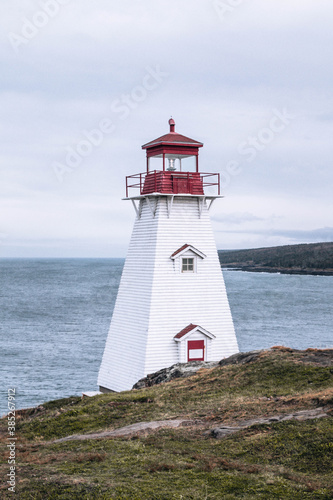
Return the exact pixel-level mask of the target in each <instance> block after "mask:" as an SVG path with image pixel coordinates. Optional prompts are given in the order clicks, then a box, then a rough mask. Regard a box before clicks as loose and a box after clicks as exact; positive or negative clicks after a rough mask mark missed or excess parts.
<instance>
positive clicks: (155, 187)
mask: <svg viewBox="0 0 333 500" xmlns="http://www.w3.org/2000/svg"><path fill="white" fill-rule="evenodd" d="M156 189H157V185H156V170H154V193H156Z"/></svg>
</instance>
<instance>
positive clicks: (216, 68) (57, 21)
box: [0, 0, 333, 257]
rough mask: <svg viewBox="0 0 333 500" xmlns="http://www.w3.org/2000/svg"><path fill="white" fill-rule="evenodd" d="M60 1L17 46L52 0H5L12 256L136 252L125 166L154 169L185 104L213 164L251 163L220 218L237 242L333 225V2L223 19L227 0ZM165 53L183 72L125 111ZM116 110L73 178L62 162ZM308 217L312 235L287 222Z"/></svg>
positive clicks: (4, 120)
mask: <svg viewBox="0 0 333 500" xmlns="http://www.w3.org/2000/svg"><path fill="white" fill-rule="evenodd" d="M52 1H53V2H58V3H59V5H60V4H61V3H62V4H63V5H62V6H61V8H59V12H58V13H57V14H56V15H54V16H53V17H52V18H51V17H50V19H49V20H48V21H47V22H46V24H45V26H42V27H38V29H37V31H36V34H35V35H34V36H32V37H31V39H29V40H28V41H27V43H24V44H22V45H21V46H20V47H19V48H18V51H15V50H14V49H13V47H12V45H11V43H10V40H9V38H8V33H10V32H12V33H17V34H21V32H22V26H23V23H24V22H26V21H24V19H25V18H26V19H28V21H29V22H35V21H36V19H37V18H36V15H37V13H38V12H39V11H40V10H41V9H42V10H43V8H42V5H45V0H37V1H30V0H20V1H18V0H12V1H11V2H6V3H5V4H4V6H3V7H2V13H1V17H0V28H1V30H2V33H3V34H4V40H5V43H4V44H2V46H1V48H0V62H1V65H2V72H1V75H0V107H1V111H2V113H1V118H0V131H1V136H2V148H1V152H0V169H1V176H2V179H3V181H2V182H1V185H0V199H1V202H0V203H1V210H0V231H1V233H4V234H6V235H7V237H6V239H5V242H6V247H3V248H2V253H3V254H5V255H10V252H12V251H14V248H16V249H17V250H15V252H16V253H15V255H21V256H25V255H26V254H25V251H26V252H27V253H28V254H29V256H31V255H32V254H33V251H35V252H36V255H38V256H40V255H45V256H47V255H53V253H52V243H50V242H52V239H53V241H54V247H55V248H57V251H56V252H57V255H58V253H60V254H61V248H63V251H64V253H65V254H66V255H67V256H68V255H70V254H71V255H73V256H75V255H82V254H83V253H84V251H85V252H86V256H89V255H91V256H94V255H103V256H104V255H106V254H108V253H109V255H110V257H111V256H113V255H115V256H119V252H120V249H122V250H121V251H122V252H123V254H125V252H126V247H127V244H128V239H129V234H130V231H131V228H132V224H133V213H132V212H131V207H128V206H127V205H128V204H126V203H121V202H120V198H121V197H123V196H124V183H125V176H126V175H130V174H134V173H137V172H143V171H144V170H145V156H144V153H143V152H142V150H141V144H144V143H146V142H148V141H149V140H151V139H153V138H155V137H158V136H160V135H162V134H163V133H165V132H166V131H167V129H168V125H167V120H168V119H169V117H170V115H173V116H174V118H175V120H176V127H177V130H179V131H180V132H181V133H183V134H185V135H188V136H190V137H193V138H195V139H198V140H201V141H203V142H204V143H205V147H204V148H203V149H202V150H201V151H200V168H201V170H203V171H207V172H220V173H222V172H224V171H225V169H226V168H227V165H228V163H229V162H230V161H237V162H239V163H240V167H241V168H240V169H239V170H240V172H239V174H237V175H233V176H231V178H230V182H229V183H227V185H225V186H224V188H223V194H224V195H226V198H225V200H224V205H223V206H222V205H221V208H218V210H220V211H219V213H217V212H216V209H215V205H214V208H213V209H212V213H213V214H215V215H214V216H213V224H214V227H215V228H216V230H217V231H219V230H220V228H221V225H222V224H223V227H225V228H226V229H228V230H230V232H229V233H228V245H229V246H231V247H236V246H237V245H241V246H243V247H244V245H246V246H250V245H251V244H255V243H256V242H257V240H255V238H264V235H269V234H272V235H273V234H274V235H275V236H272V237H271V238H272V239H271V240H270V241H272V242H274V244H275V242H277V241H285V239H288V241H289V240H290V239H292V238H293V236H292V234H294V235H295V237H296V238H297V237H299V238H305V239H306V238H307V237H308V238H309V239H311V238H312V237H316V236H315V235H314V233H313V231H314V230H313V228H314V227H318V228H325V227H329V226H330V221H329V218H330V214H331V213H332V208H333V207H332V196H331V186H332V180H333V179H332V175H333V174H332V172H333V169H332V159H331V156H332V155H331V142H332V141H331V137H332V133H333V123H332V119H331V118H332V113H333V111H332V110H333V91H332V80H333V67H332V64H331V53H330V47H331V46H332V42H333V33H332V29H331V26H332V20H333V19H332V18H333V5H332V3H331V2H329V1H328V0H321V1H320V2H314V1H312V0H304V1H303V0H302V1H301V0H294V1H293V2H281V1H279V0H271V1H270V2H267V1H264V0H251V2H245V1H244V2H240V3H239V5H238V6H236V7H235V8H234V9H232V10H231V11H230V12H229V13H228V15H226V16H224V17H223V18H221V16H220V15H219V13H218V12H217V11H216V9H215V8H214V1H213V0H212V1H209V0H207V2H203V1H202V0H191V1H190V0H183V1H182V2H181V3H180V2H177V1H176V0H169V1H166V0H161V1H160V2H156V1H153V0H144V1H143V0H137V1H135V2H133V1H130V0H113V1H112V2H110V1H109V0H99V1H98V2H96V3H92V2H90V1H88V0H70V1H68V2H66V1H62V2H60V0H52ZM236 3H237V2H236ZM234 4H235V3H234ZM34 20H35V21H34ZM158 65H159V66H160V68H161V70H162V71H164V72H165V73H168V77H167V78H165V79H164V80H163V81H162V82H161V84H160V85H159V86H158V87H157V88H156V89H155V90H154V91H152V92H149V93H148V94H147V96H146V97H145V99H144V100H142V101H141V102H135V101H133V100H132V101H130V104H128V106H129V111H130V112H129V113H128V116H127V117H126V119H121V117H120V113H115V112H114V110H112V103H114V101H115V100H120V101H121V100H122V98H123V96H125V99H127V96H128V95H131V92H133V89H135V88H137V87H138V86H140V85H141V86H142V81H143V78H144V76H145V74H146V72H147V69H146V68H147V67H148V66H149V67H154V68H155V67H156V66H158ZM284 108H285V109H287V110H288V112H289V113H291V114H293V115H295V119H294V120H292V123H291V124H290V126H288V127H286V129H285V130H284V131H283V132H282V133H281V134H276V135H275V136H274V140H272V141H271V142H269V144H267V145H265V148H263V149H261V150H260V151H257V154H256V157H255V159H254V160H253V161H252V162H248V161H247V157H246V156H244V155H240V154H239V147H240V145H241V144H242V143H244V142H246V141H248V140H249V138H253V137H254V138H257V137H258V135H259V134H260V133H261V131H262V130H263V129H265V128H267V126H268V125H269V123H270V120H271V118H272V113H273V110H274V109H279V110H282V109H284ZM104 118H108V119H110V120H111V121H112V122H113V123H114V125H115V130H114V132H113V133H112V134H110V135H109V136H108V137H105V139H104V140H103V141H102V143H101V144H100V145H99V146H98V147H94V148H92V151H91V154H89V155H88V156H86V157H84V158H83V160H82V162H80V165H78V166H77V167H76V168H75V169H73V171H71V173H69V174H68V175H67V174H66V176H65V177H64V179H63V182H62V183H61V184H60V183H59V182H58V179H57V177H56V176H55V174H54V170H53V169H52V165H53V164H54V162H64V161H65V158H66V154H67V151H68V148H75V147H77V145H78V144H79V143H80V141H82V140H84V137H85V135H84V134H85V131H91V130H92V129H95V128H96V127H98V126H99V124H100V122H101V120H103V119H104ZM216 205H217V203H216ZM101 206H102V207H103V208H101ZM46 215H48V217H47V216H46ZM50 220H52V224H50ZM111 221H112V224H111ZM247 225H248V226H249V227H251V230H253V231H255V230H257V231H258V232H257V235H258V236H254V233H251V234H250V233H246V229H248V228H247V227H246V226H247ZM111 226H112V228H111ZM124 226H126V230H123V227H124ZM233 226H237V228H238V229H240V231H243V232H238V233H237V232H236V233H232V232H231V229H233V228H234V227H233ZM293 228H297V230H298V231H302V232H303V233H302V234H299V235H298V236H297V234H296V233H290V234H287V233H284V230H286V231H293ZM270 231H271V233H270ZM279 231H280V233H279ZM318 231H319V230H318ZM103 232H104V235H103ZM73 234H75V235H76V238H73V237H72V236H71V235H73ZM110 234H112V238H111V240H112V241H111V242H110ZM221 234H222V233H221ZM221 234H220V233H218V238H219V237H220V236H221ZM226 234H227V233H226ZM233 234H234V236H232V235H233ZM325 234H326V233H325V232H323V233H322V235H323V236H325ZM329 234H330V233H328V235H327V236H325V237H329ZM89 235H90V236H89ZM46 237H47V243H45V242H46V240H45V238H46ZM267 237H268V236H267ZM318 237H320V236H318ZM232 238H233V239H232ZM97 240H98V242H99V245H95V244H94V241H97ZM32 241H35V242H36V246H33V245H32V243H31V242H32ZM75 241H76V243H75ZM66 242H69V243H68V245H67V243H66ZM83 242H84V243H83ZM222 243H223V244H224V243H225V242H224V241H222ZM222 247H223V245H222ZM83 248H85V250H83ZM25 249H26V250H25ZM33 249H34V250H33ZM89 252H90V253H89Z"/></svg>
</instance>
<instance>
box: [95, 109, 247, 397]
mask: <svg viewBox="0 0 333 500" xmlns="http://www.w3.org/2000/svg"><path fill="white" fill-rule="evenodd" d="M169 126H170V130H169V132H168V133H167V134H165V135H163V136H161V137H159V138H157V139H155V140H153V141H151V142H148V143H147V144H144V145H143V146H142V148H143V149H144V150H145V151H146V154H147V157H146V171H145V172H144V173H139V174H135V175H130V176H128V177H126V198H125V200H129V201H131V203H132V204H133V207H134V210H135V216H136V219H135V223H134V228H133V233H132V237H131V241H130V245H129V249H128V254H127V257H126V261H125V264H124V268H123V273H122V277H121V281H120V285H119V289H118V295H117V300H116V304H115V307H114V311H113V316H112V320H111V325H110V330H109V334H108V337H107V340H106V345H105V350H104V354H103V358H102V363H101V367H100V371H99V375H98V385H99V387H100V390H101V391H102V392H107V391H123V390H127V389H131V388H132V386H133V385H134V384H135V383H136V382H137V381H138V380H139V379H140V378H142V377H144V376H146V375H147V374H149V373H153V372H155V371H157V370H160V369H161V368H165V367H168V366H171V365H173V364H175V363H187V362H190V361H218V360H220V359H222V358H224V357H227V356H230V355H232V354H234V353H236V352H238V346H237V340H236V335H235V330H234V326H233V321H232V316H231V312H230V308H229V302H228V298H227V293H226V289H225V284H224V280H223V275H222V270H221V266H220V262H219V258H218V253H217V249H216V244H215V240H214V234H213V230H212V226H211V221H210V215H209V212H210V209H211V207H212V204H213V202H214V201H215V200H216V199H217V198H222V196H221V195H220V178H219V174H216V173H215V174H214V173H208V172H201V171H200V169H199V149H200V148H201V147H202V146H203V144H202V143H201V142H198V141H196V140H193V139H190V138H189V137H186V136H184V135H182V134H179V133H177V132H176V127H175V121H174V120H173V119H172V118H171V119H170V120H169Z"/></svg>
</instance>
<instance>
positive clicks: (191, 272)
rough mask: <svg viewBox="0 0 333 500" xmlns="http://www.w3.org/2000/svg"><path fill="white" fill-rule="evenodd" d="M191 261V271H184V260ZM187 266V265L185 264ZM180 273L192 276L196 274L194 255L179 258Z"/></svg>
mask: <svg viewBox="0 0 333 500" xmlns="http://www.w3.org/2000/svg"><path fill="white" fill-rule="evenodd" d="M190 259H191V260H192V261H193V269H184V264H185V263H184V260H187V261H188V260H190ZM186 265H187V266H188V264H186ZM180 272H181V273H185V274H193V273H196V272H197V259H196V257H195V256H194V255H184V257H181V258H180Z"/></svg>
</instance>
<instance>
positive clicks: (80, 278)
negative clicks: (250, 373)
mask: <svg viewBox="0 0 333 500" xmlns="http://www.w3.org/2000/svg"><path fill="white" fill-rule="evenodd" d="M123 263H124V260H123V259H53V260H48V259H3V260H0V339H1V342H0V346H1V350H0V381H1V389H0V391H1V392H0V415H3V414H4V413H6V411H7V402H6V394H7V389H8V388H9V387H15V388H16V405H17V408H27V407H31V406H35V405H37V404H40V403H42V402H44V401H49V400H52V399H58V398H62V397H67V396H71V395H81V393H82V391H89V390H97V374H98V370H99V365H100V362H101V358H102V354H103V349H104V344H105V340H106V336H107V333H108V328H109V324H110V320H111V315H112V311H113V307H114V303H115V299H116V294H117V289H118V285H119V280H120V276H121V272H122V267H123ZM224 278H225V282H226V287H227V292H228V297H229V302H230V307H231V311H232V314H233V318H234V323H235V329H236V334H237V339H238V343H239V348H240V350H241V351H248V350H253V349H263V348H268V347H271V346H273V345H286V346H289V347H293V348H298V349H306V348H308V347H319V348H325V347H333V315H332V304H333V277H330V276H297V275H285V274H283V275H280V274H268V273H247V272H241V271H232V270H225V271H224Z"/></svg>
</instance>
